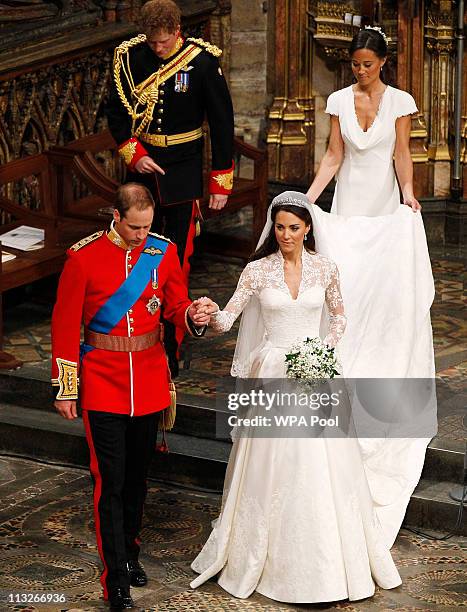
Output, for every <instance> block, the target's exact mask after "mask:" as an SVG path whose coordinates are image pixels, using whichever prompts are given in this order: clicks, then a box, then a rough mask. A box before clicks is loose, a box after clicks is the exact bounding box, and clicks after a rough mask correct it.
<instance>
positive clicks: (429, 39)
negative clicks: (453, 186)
mask: <svg viewBox="0 0 467 612" xmlns="http://www.w3.org/2000/svg"><path fill="white" fill-rule="evenodd" d="M454 16H455V7H454V3H453V2H452V0H433V1H432V2H431V5H430V7H429V9H428V11H427V22H426V25H425V40H426V47H427V49H428V52H429V54H430V58H429V62H428V67H429V70H428V74H429V76H428V78H429V81H428V88H429V89H428V91H429V99H430V107H429V109H427V110H428V111H429V117H430V126H429V143H428V158H429V160H430V161H431V162H432V163H433V195H434V196H440V197H444V196H446V197H449V195H450V165H451V155H450V151H449V118H450V116H452V110H453V100H452V96H451V92H452V91H453V83H454V62H453V54H454Z"/></svg>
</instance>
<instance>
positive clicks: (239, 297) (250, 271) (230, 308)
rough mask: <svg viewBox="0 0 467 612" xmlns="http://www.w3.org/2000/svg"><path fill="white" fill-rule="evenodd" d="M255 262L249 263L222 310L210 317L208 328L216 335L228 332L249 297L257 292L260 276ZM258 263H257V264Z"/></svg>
mask: <svg viewBox="0 0 467 612" xmlns="http://www.w3.org/2000/svg"><path fill="white" fill-rule="evenodd" d="M256 263H257V262H253V263H249V264H248V265H247V266H246V267H245V269H244V270H243V272H242V274H241V276H240V278H239V280H238V285H237V288H236V289H235V293H234V294H233V296H232V297H231V298H230V300H229V302H228V304H227V306H226V307H225V308H224V310H218V311H217V312H215V313H214V314H213V315H212V316H211V321H210V323H209V327H210V328H211V329H212V330H213V331H214V332H216V333H218V334H222V333H224V332H227V331H229V329H230V328H231V327H232V325H233V324H234V322H235V319H236V318H237V317H238V316H239V315H240V313H241V312H242V310H243V309H244V308H245V306H246V305H247V304H248V301H249V299H250V298H251V296H252V295H253V294H254V293H255V292H256V291H257V290H258V288H259V285H260V275H259V270H258V269H257V267H258V266H257V265H254V264H256ZM258 263H259V262H258Z"/></svg>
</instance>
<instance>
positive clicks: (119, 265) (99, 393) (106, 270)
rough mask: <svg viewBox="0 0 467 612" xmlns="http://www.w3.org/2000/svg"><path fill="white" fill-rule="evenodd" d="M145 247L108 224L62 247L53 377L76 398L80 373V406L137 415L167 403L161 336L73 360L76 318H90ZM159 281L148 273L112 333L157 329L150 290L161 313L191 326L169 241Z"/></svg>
mask: <svg viewBox="0 0 467 612" xmlns="http://www.w3.org/2000/svg"><path fill="white" fill-rule="evenodd" d="M159 238H163V237H160V236H159ZM165 240H167V239H165ZM167 242H169V241H168V240H167ZM144 247H145V243H143V244H142V245H141V246H139V247H136V248H134V249H131V250H130V249H128V248H127V246H126V244H125V243H124V242H123V240H122V239H121V238H120V236H119V235H118V233H117V232H116V231H115V230H111V231H110V232H108V233H105V232H98V233H97V234H93V236H90V237H88V238H85V239H84V240H82V241H80V242H78V243H77V244H76V245H74V246H73V247H71V249H69V250H68V253H67V255H68V257H67V260H66V263H65V267H64V269H63V272H62V275H61V277H60V282H59V286H58V293H57V302H56V304H55V307H54V311H53V316H52V384H53V385H55V386H59V388H60V391H59V393H58V395H57V399H76V397H77V384H78V376H79V389H80V399H81V407H82V409H83V410H99V411H104V412H113V413H118V414H129V415H131V416H141V415H145V414H149V413H151V412H157V411H159V410H163V409H164V408H167V407H168V406H169V404H170V394H169V372H168V367H167V359H166V355H165V352H164V348H163V346H162V343H160V342H158V343H157V344H156V345H155V346H152V347H150V348H148V349H145V350H142V351H136V352H130V353H128V352H116V351H108V350H103V349H94V350H92V351H90V352H88V353H86V354H85V356H84V357H83V359H82V362H81V364H80V363H79V348H80V347H79V345H80V328H81V322H82V321H83V320H84V325H85V326H87V325H88V324H89V322H90V321H91V320H92V318H93V317H94V315H95V313H96V312H97V311H98V310H99V309H100V307H101V306H102V305H103V304H104V303H105V302H106V301H107V299H108V298H109V297H110V296H111V295H113V294H114V293H115V291H116V290H117V289H118V288H119V287H120V285H121V284H122V283H123V282H124V280H125V278H126V277H127V276H128V274H130V272H131V270H132V268H133V267H134V265H135V264H136V262H137V261H138V258H139V256H140V254H141V252H142V250H143V249H144ZM157 283H158V287H157V288H156V289H153V287H152V283H151V279H148V284H147V286H146V288H145V289H144V291H143V293H142V295H141V296H140V297H139V298H138V299H137V301H136V302H135V304H134V305H133V306H132V308H131V309H130V310H128V312H127V313H126V315H125V316H124V317H123V318H122V319H121V320H120V321H119V322H118V323H117V325H116V326H115V327H114V328H113V329H112V330H111V332H110V334H111V335H116V336H127V337H129V336H139V335H143V334H147V333H148V332H151V331H154V330H155V329H157V328H158V327H159V319H160V309H158V310H157V311H156V313H155V314H153V315H152V314H150V312H149V310H148V309H147V308H146V305H147V303H148V301H149V300H150V299H151V297H152V296H153V295H154V294H155V295H156V296H157V297H158V298H159V299H160V301H161V302H162V306H163V308H164V316H165V318H166V319H168V320H169V321H171V322H172V323H174V324H175V325H176V326H177V327H183V328H184V329H188V331H190V332H191V329H190V326H189V325H188V320H187V310H188V308H189V307H190V305H191V300H190V299H189V298H188V291H187V287H186V284H185V282H184V280H183V276H182V272H181V269H180V264H179V260H178V257H177V249H176V247H175V245H173V244H172V243H170V244H169V245H168V248H167V251H166V253H165V255H164V256H163V259H162V261H161V263H160V265H159V267H158V278H157Z"/></svg>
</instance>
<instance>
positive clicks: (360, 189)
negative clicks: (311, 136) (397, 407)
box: [307, 28, 436, 545]
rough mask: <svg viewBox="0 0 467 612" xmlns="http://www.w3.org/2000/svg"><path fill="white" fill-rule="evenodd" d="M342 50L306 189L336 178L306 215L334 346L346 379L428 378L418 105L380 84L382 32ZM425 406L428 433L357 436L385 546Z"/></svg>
mask: <svg viewBox="0 0 467 612" xmlns="http://www.w3.org/2000/svg"><path fill="white" fill-rule="evenodd" d="M349 54H350V57H351V62H352V71H353V74H354V76H355V78H356V80H357V83H356V84H355V85H351V86H349V87H346V88H344V89H341V90H339V91H336V92H334V93H333V94H331V95H330V96H329V98H328V103H327V107H326V112H327V113H329V114H330V115H331V135H330V140H329V146H328V150H327V152H326V155H325V156H324V158H323V160H322V162H321V165H320V167H319V170H318V172H317V174H316V177H315V179H314V181H313V183H312V185H311V187H310V188H309V190H308V193H307V196H308V198H309V200H310V201H311V202H315V201H316V200H317V198H318V197H319V195H320V194H321V192H322V191H323V189H324V188H325V187H326V185H327V184H328V183H329V181H330V180H331V179H332V178H333V177H334V176H335V175H336V173H337V183H336V189H335V192H334V199H333V203H332V209H331V214H327V213H324V212H323V211H322V210H321V209H320V208H319V207H318V206H313V208H312V217H313V226H314V234H315V238H316V245H317V250H318V251H319V252H320V253H323V254H324V255H327V256H328V257H330V258H331V259H332V260H333V261H335V262H336V264H337V266H338V268H339V272H340V277H341V288H342V295H343V299H344V304H345V310H346V316H347V330H346V334H345V336H344V338H343V339H342V342H341V343H340V344H339V352H340V357H341V360H342V364H343V367H344V374H345V376H346V378H355V379H357V378H370V377H374V378H380V379H383V378H386V379H387V378H393V379H407V378H412V379H425V380H427V381H428V380H433V379H434V376H435V367H434V353H433V338H432V330H431V322H430V307H431V304H432V302H433V298H434V282H433V275H432V272H431V266H430V259H429V254H428V248H427V243H426V237H425V231H424V227H423V221H422V217H421V214H420V212H419V211H420V204H419V203H418V201H417V200H416V198H415V197H414V192H413V166H412V159H411V156H410V149H409V139H410V124H411V119H410V115H411V114H412V113H415V112H417V107H416V104H415V101H414V99H413V98H412V96H411V95H410V94H408V93H406V92H404V91H401V90H399V89H395V88H394V87H391V86H389V85H385V84H384V83H383V82H382V80H381V78H380V74H381V70H382V69H383V65H384V63H385V61H386V56H387V43H386V40H385V37H384V35H383V34H382V33H381V32H380V31H378V30H376V29H371V28H370V29H365V30H361V31H360V32H359V33H358V34H357V35H356V36H355V37H354V39H353V41H352V44H351V46H350V50H349ZM393 158H394V162H393ZM394 166H395V170H396V172H394ZM396 174H397V179H398V180H399V184H400V188H401V192H402V199H403V203H404V204H403V205H401V203H400V195H399V187H398V182H397V180H396ZM414 213H415V214H414ZM431 384H433V383H431ZM428 404H429V406H428V408H429V409H430V410H431V414H432V421H433V426H432V427H431V431H430V433H429V434H427V433H426V432H423V433H422V432H421V433H420V434H419V437H418V438H417V437H415V436H416V435H417V434H416V433H415V436H414V437H413V438H411V439H408V438H405V439H404V438H391V436H390V433H388V432H385V431H384V430H382V431H381V437H379V438H373V439H361V440H360V444H361V448H362V451H363V458H364V465H365V469H366V474H367V478H368V482H369V485H370V490H371V493H372V497H373V500H374V503H375V506H376V510H377V513H378V517H379V519H380V521H381V524H382V526H383V528H384V531H385V537H386V541H387V542H388V543H389V545H392V543H393V542H394V540H395V538H396V536H397V533H398V531H399V528H400V525H401V523H402V520H403V518H404V514H405V511H406V508H407V504H408V502H409V499H410V496H411V494H412V492H413V490H414V488H415V486H416V485H417V483H418V481H419V479H420V474H421V471H422V467H423V462H424V457H425V450H426V446H427V444H428V442H429V437H427V436H428V435H429V436H430V437H431V436H432V435H434V433H435V427H436V422H435V421H436V417H435V412H436V398H435V397H434V393H433V394H432V397H431V398H430V400H429V402H428ZM407 410H409V407H408V406H407ZM427 411H428V409H427ZM415 424H416V421H415ZM357 433H358V425H357ZM412 435H413V434H412Z"/></svg>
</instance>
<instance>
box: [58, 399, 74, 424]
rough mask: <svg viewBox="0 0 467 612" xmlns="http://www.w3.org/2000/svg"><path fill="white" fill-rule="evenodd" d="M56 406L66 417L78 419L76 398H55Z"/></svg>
mask: <svg viewBox="0 0 467 612" xmlns="http://www.w3.org/2000/svg"><path fill="white" fill-rule="evenodd" d="M54 406H55V408H56V409H57V412H58V413H59V414H61V415H62V417H63V418H64V419H68V420H71V419H76V417H77V416H78V413H77V411H76V400H55V402H54Z"/></svg>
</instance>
